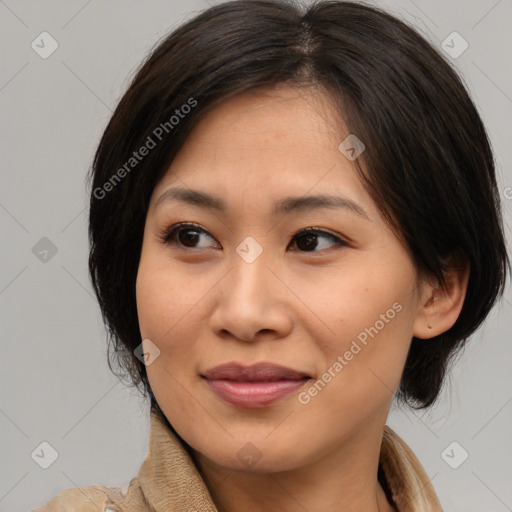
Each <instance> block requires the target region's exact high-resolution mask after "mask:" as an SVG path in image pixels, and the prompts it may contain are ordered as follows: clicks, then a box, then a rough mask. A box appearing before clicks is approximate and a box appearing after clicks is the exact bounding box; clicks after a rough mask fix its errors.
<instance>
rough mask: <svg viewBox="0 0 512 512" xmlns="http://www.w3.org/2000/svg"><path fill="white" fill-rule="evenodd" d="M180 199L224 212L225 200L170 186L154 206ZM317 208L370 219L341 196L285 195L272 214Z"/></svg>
mask: <svg viewBox="0 0 512 512" xmlns="http://www.w3.org/2000/svg"><path fill="white" fill-rule="evenodd" d="M173 201H181V202H183V203H187V204H191V205H194V206H199V207H201V208H205V209H206V208H207V209H213V210H217V211H219V212H226V210H227V206H226V203H225V201H224V200H223V199H222V198H220V197H216V196H213V195H211V194H208V193H206V192H201V191H199V190H192V189H186V188H170V189H168V190H166V191H165V192H164V193H163V194H162V195H161V196H160V197H159V198H158V199H157V201H156V203H155V208H156V207H158V206H159V205H161V204H162V203H164V202H173ZM318 208H330V209H332V208H343V209H346V210H348V211H351V212H353V213H356V214H357V215H359V216H361V217H364V218H365V219H367V220H370V219H369V217H368V214H367V213H366V212H365V210H364V209H363V208H362V207H361V206H360V205H359V204H358V203H356V202H355V201H353V200H352V199H349V198H348V197H343V196H331V195H325V194H323V195H315V196H303V197H285V198H284V199H281V200H280V201H277V202H276V203H274V208H273V214H274V215H279V214H287V213H290V212H302V211H310V210H314V209H318Z"/></svg>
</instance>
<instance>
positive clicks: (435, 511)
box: [33, 410, 442, 512]
mask: <svg viewBox="0 0 512 512" xmlns="http://www.w3.org/2000/svg"><path fill="white" fill-rule="evenodd" d="M380 468H381V470H382V471H383V473H384V475H385V481H384V488H385V489H386V490H387V491H388V492H389V493H390V495H391V499H392V502H393V504H394V506H395V507H396V509H397V511H398V512H442V508H441V505H440V503H439V500H438V498H437V496H436V493H435V491H434V488H433V486H432V484H431V483H430V481H429V478H428V476H427V474H426V473H425V471H424V469H423V467H422V466H421V464H420V462H419V461H418V459H417V458H416V456H415V455H414V453H413V452H412V451H411V449H410V448H409V447H408V446H407V444H406V443H405V441H403V440H402V439H401V438H400V437H399V436H398V435H397V434H396V433H395V432H394V431H393V430H392V429H391V428H390V427H388V426H387V425H386V426H385V427H384V435H383V439H382V446H381V453H380ZM75 511H76V512H110V511H112V512H153V511H155V512H174V511H176V512H218V510H217V508H216V506H215V504H214V502H213V500H212V498H211V495H210V493H209V491H208V489H207V487H206V484H205V482H204V480H203V478H202V477H201V475H200V473H199V472H198V469H197V467H196V465H195V463H194V461H193V459H192V457H191V456H190V455H189V453H188V451H187V449H186V448H185V446H184V445H183V444H182V442H181V440H180V438H179V437H177V436H176V435H175V434H174V433H173V432H172V431H171V428H170V425H169V423H168V421H167V419H166V418H165V417H164V416H163V415H161V413H160V412H156V411H154V410H152V411H151V423H150V435H149V450H148V455H147V456H146V458H145V460H144V461H143V463H142V465H141V467H140V469H139V473H138V475H137V477H135V478H133V479H132V480H131V481H130V483H129V487H128V491H127V492H126V494H125V493H123V492H122V491H121V489H119V488H116V487H105V486H88V487H81V488H73V489H67V490H65V491H63V492H61V493H60V494H58V495H57V496H55V497H54V498H53V499H51V500H50V501H49V502H48V503H47V504H46V505H44V506H42V507H39V508H37V509H35V510H34V511H33V512H75Z"/></svg>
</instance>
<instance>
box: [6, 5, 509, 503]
mask: <svg viewBox="0 0 512 512" xmlns="http://www.w3.org/2000/svg"><path fill="white" fill-rule="evenodd" d="M213 3H217V2H213V1H211V2H209V4H210V5H211V4H213ZM375 3H376V4H377V5H379V6H382V7H385V8H387V9H389V10H390V11H391V12H394V13H396V14H398V15H399V16H400V17H402V18H404V19H405V20H407V21H409V22H410V23H412V24H413V25H414V26H416V27H417V28H418V29H419V30H420V31H421V32H422V33H423V35H424V36H425V37H427V38H428V39H429V40H430V41H432V42H433V43H434V44H435V45H437V46H438V47H441V44H442V41H444V40H445V39H446V37H447V36H448V35H449V34H451V33H452V32H453V31H457V32H459V33H460V34H461V35H462V37H463V38H464V39H465V40H467V42H468V43H469V48H468V49H467V50H466V51H465V52H464V53H463V54H462V55H461V56H460V57H458V58H457V59H453V58H451V59H452V62H453V63H454V65H455V66H456V68H457V69H458V70H459V72H460V74H461V75H462V76H463V78H464V80H465V82H466V84H467V86H468V87H469V89H470V92H471V95H472V97H473V98H474V101H475V102H476V104H477V106H478V108H479V110H480V113H481V115H482V117H483V119H484V122H485V123H486V125H487V128H488V131H489V134H490V137H491V141H492V144H493V147H494V150H495V153H496V160H497V171H498V180H499V186H500V190H501V192H502V197H503V199H504V208H505V214H506V223H507V236H508V238H509V240H510V218H511V204H512V188H508V187H512V172H511V167H510V164H511V162H512V153H511V144H510V142H511V140H510V139H511V137H510V133H511V124H512V123H511V121H510V119H511V114H512V71H511V69H512V65H511V52H510V48H512V33H511V31H510V26H511V22H512V1H511V0H499V1H497V0H478V1H477V0H471V1H467V0H464V1H462V0H435V1H426V0H424V1H421V0H415V1H413V0H387V1H378V2H375ZM207 6H208V3H207V2H206V1H200V0H166V1H163V0H158V1H156V0H155V1H152V2H142V1H125V2H121V1H119V0H117V1H108V2H107V1H103V2H100V1H99V0H91V1H85V0H82V1H73V2H71V1H67V2H64V1H58V0H54V1H46V2H39V1H17V2H16V1H14V0H6V1H1V0H0V37H1V42H2V45H1V47H2V67H1V70H0V108H1V124H0V126H1V130H2V132H1V137H0V144H1V155H2V161H1V189H0V225H1V233H2V251H1V255H2V261H1V267H0V268H1V275H0V303H1V320H2V357H1V362H0V365H1V374H0V390H1V391H0V436H1V437H0V438H1V450H2V451H1V459H0V474H1V478H0V511H22V510H29V509H31V508H33V507H36V506H39V505H42V504H44V503H46V501H47V500H48V499H50V498H51V497H53V496H54V495H56V494H57V493H58V492H60V491H62V490H64V489H67V488H69V487H75V486H87V485H107V486H120V487H124V486H125V485H126V484H127V483H128V482H129V480H130V478H132V477H134V476H135V475H136V474H137V471H138V468H139V466H140V464H141V462H142V460H143V459H144V457H145V455H146V450H147V442H148V433H149V407H148V406H147V404H144V403H142V401H141V400H140V399H139V398H138V395H137V394H136V393H135V391H133V390H130V389H129V388H126V387H125V386H124V385H123V384H122V383H120V382H118V380H117V379H116V377H115V376H114V375H112V374H111V373H110V371H109V369H108V365H107V361H106V344H105V332H104V330H103V326H102V321H101V316H100V312H99V308H98V306H97V303H96V301H95V298H94V296H93V293H92V289H91V286H90V284H89V279H88V274H87V256H88V245H87V200H88V198H87V193H88V191H87V190H86V187H85V175H86V170H87V169H88V167H89V165H90V163H91V158H92V155H93V151H94V149H95V147H96V144H97V143H98V141H99V138H100V135H101V133H102V131H103V129H104V128H105V126H106V124H107V122H108V120H109V117H110V115H111V112H112V110H113V108H114V106H115V104H116V102H117V101H118V100H119V99H120V97H121V95H122V93H123V91H124V90H125V89H126V87H127V85H128V79H129V77H130V75H131V73H132V72H133V71H134V70H135V68H136V66H137V65H138V64H139V62H140V61H141V60H142V58H143V57H144V56H145V55H146V53H147V52H148V51H149V49H150V48H151V46H152V45H153V44H154V43H155V42H156V41H157V40H158V39H159V38H160V37H162V36H163V35H165V34H166V33H167V32H168V31H170V30H171V29H172V28H174V27H176V26H178V25H179V24H180V23H182V22H183V21H184V20H185V19H187V18H188V17H190V16H191V15H192V14H194V13H195V12H197V11H199V10H202V9H204V8H206V7H207ZM43 31H47V32H49V33H50V34H51V35H52V36H53V38H55V39H56V40H57V42H58V44H59V46H58V49H57V50H56V51H55V53H53V54H52V55H51V56H50V57H49V58H47V59H42V58H41V57H40V56H39V55H38V54H37V53H36V52H35V51H34V50H33V49H32V48H31V43H32V41H33V40H35V39H36V37H37V36H38V35H39V34H40V33H41V32H43ZM43 237H47V238H48V239H49V240H51V242H52V243H53V244H54V245H55V246H56V248H57V252H56V254H54V255H52V253H51V252H50V253H49V254H48V256H47V261H46V262H44V261H41V259H40V257H42V256H40V257H36V254H34V252H36V253H37V251H36V250H33V247H34V246H36V244H37V243H38V242H39V241H40V239H41V238H43ZM39 244H43V245H44V244H48V241H43V242H39ZM37 247H39V246H36V248H37ZM511 303H512V298H511V294H510V288H508V289H507V294H506V299H505V300H504V301H502V302H501V304H500V305H499V306H498V307H496V308H495V310H494V311H493V313H492V314H491V316H490V317H489V319H488V320H487V322H486V323H485V325H484V326H483V327H482V328H481V329H480V330H479V331H478V333H477V334H476V335H475V336H474V337H473V339H472V341H471V342H470V343H469V345H468V347H467V349H466V350H465V352H464V353H463V354H462V356H461V357H460V359H459V361H458V366H456V368H455V369H454V371H453V373H452V378H451V381H452V382H453V384H452V385H451V386H447V387H446V388H445V389H444V391H443V395H442V397H441V400H440V403H439V405H438V406H436V407H434V408H433V409H432V410H430V411H428V412H423V413H418V412H411V411H409V412H403V411H398V410H392V412H391V414H390V417H389V421H388V424H389V425H390V426H391V427H393V428H394V429H395V430H396V431H397V432H398V433H399V434H400V435H401V436H402V437H403V438H404V439H405V440H406V441H407V442H408V443H409V445H410V446H411V448H412V449H413V450H414V451H415V453H416V454H417V455H418V457H419V459H420V461H421V462H422V464H423V465H424V467H425V470H426V471H427V473H428V475H429V476H430V477H431V478H432V482H433V484H434V487H435V489H436V491H437V493H438V495H439V497H440V500H441V502H442V504H443V506H444V509H445V510H446V511H454V512H456V511H460V512H462V511H464V512H477V511H478V512H481V511H483V510H485V511H486V512H493V511H495V512H504V511H506V510H512V485H511V483H512V438H511V435H510V432H511V428H510V426H511V420H512V403H511V402H512V378H511V376H510V365H511V356H512V349H511V344H510V333H511V314H510V313H511V309H512V307H511ZM43 441H46V442H48V443H50V445H51V446H53V447H54V448H55V450H56V451H57V452H58V458H57V460H56V461H55V462H54V463H53V464H52V465H51V466H50V467H49V468H48V469H42V468H41V467H40V466H39V465H38V464H36V462H35V461H34V460H33V458H32V457H31V453H32V452H33V451H34V450H35V449H36V448H38V447H39V445H40V443H41V442H43ZM453 441H456V442H457V443H459V444H458V445H456V446H455V448H454V450H453V452H452V451H451V448H453V446H452V447H450V449H449V450H448V452H445V451H444V450H445V449H446V448H447V447H448V446H449V445H450V443H452V442H453ZM462 450H465V451H467V452H468V453H469V457H468V459H467V460H466V461H465V462H464V463H463V464H461V465H460V466H459V467H458V468H457V469H453V468H452V467H450V466H449V465H448V464H447V462H446V460H448V459H447V457H446V453H448V454H449V455H450V462H451V463H452V465H453V464H454V461H455V462H457V461H459V462H460V460H461V457H462V454H463V451H462ZM45 453H48V451H46V452H45ZM443 453H445V456H444V458H443V456H442V454H443Z"/></svg>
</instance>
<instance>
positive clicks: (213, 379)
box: [201, 363, 310, 408]
mask: <svg viewBox="0 0 512 512" xmlns="http://www.w3.org/2000/svg"><path fill="white" fill-rule="evenodd" d="M201 377H203V378H204V379H205V380H206V382H207V384H208V385H209V386H210V389H211V390H212V391H213V392H214V393H216V394H217V396H219V397H220V398H222V399H224V400H225V401H226V402H228V403H230V404H232V405H236V406H237V407H247V408H255V407H265V406H267V405H270V404H272V403H274V402H276V401H277V400H280V399H281V398H283V397H285V396H286V395H288V394H290V393H292V392H293V391H295V390H296V389H298V388H300V387H301V386H303V385H304V383H306V382H307V381H308V380H309V379H310V376H309V375H307V374H306V373H304V372H301V371H297V370H293V369H291V368H287V367H285V366H280V365H276V364H273V363H258V364H255V365H252V366H244V365H242V364H239V363H227V364H223V365H220V366H216V367H215V368H212V369H210V370H207V371H206V372H204V374H202V375H201Z"/></svg>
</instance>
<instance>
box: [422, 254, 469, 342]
mask: <svg viewBox="0 0 512 512" xmlns="http://www.w3.org/2000/svg"><path fill="white" fill-rule="evenodd" d="M446 264H447V266H448V268H447V270H446V271H445V272H444V276H445V281H446V286H445V287H442V286H441V285H440V284H439V283H438V282H437V281H434V282H432V281H430V282H424V283H423V286H422V290H421V296H420V301H419V303H418V313H417V315H416V319H415V321H414V325H413V336H415V337H416V338H421V339H429V338H433V337H435V336H438V335H439V334H442V333H443V332H446V331H447V330H448V329H450V328H451V327H452V326H453V324H454V323H455V322H456V321H457V318H458V317H459V314H460V312H461V310H462V305H463V304H464V299H465V297H466V291H467V287H468V281H469V273H470V265H469V263H468V262H467V260H466V258H465V257H464V256H463V255H462V254H461V253H460V252H457V253H454V254H453V255H452V256H450V257H449V258H448V259H447V260H446Z"/></svg>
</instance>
